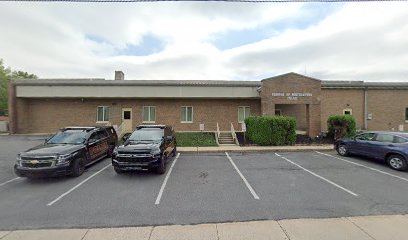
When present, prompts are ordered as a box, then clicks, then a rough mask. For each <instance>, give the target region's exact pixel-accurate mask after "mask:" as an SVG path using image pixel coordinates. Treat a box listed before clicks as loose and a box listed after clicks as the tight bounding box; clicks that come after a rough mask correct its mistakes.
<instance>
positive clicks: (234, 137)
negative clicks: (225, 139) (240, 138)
mask: <svg viewBox="0 0 408 240" xmlns="http://www.w3.org/2000/svg"><path fill="white" fill-rule="evenodd" d="M231 134H232V140H234V141H235V139H236V138H237V135H236V134H235V129H234V124H232V123H231Z"/></svg>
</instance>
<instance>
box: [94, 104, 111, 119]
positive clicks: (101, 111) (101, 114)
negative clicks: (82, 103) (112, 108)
mask: <svg viewBox="0 0 408 240" xmlns="http://www.w3.org/2000/svg"><path fill="white" fill-rule="evenodd" d="M96 112H97V113H96V121H97V122H109V107H108V106H99V107H97V110H96Z"/></svg>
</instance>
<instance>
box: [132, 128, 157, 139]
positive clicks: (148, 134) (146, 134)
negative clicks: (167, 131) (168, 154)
mask: <svg viewBox="0 0 408 240" xmlns="http://www.w3.org/2000/svg"><path fill="white" fill-rule="evenodd" d="M162 138H163V129H142V130H137V131H135V132H134V133H132V135H130V137H129V141H160V140H161V139H162Z"/></svg>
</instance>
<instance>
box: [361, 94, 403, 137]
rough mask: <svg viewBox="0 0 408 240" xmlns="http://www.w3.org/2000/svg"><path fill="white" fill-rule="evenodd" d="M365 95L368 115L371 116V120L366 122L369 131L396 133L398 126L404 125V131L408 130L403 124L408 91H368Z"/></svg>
mask: <svg viewBox="0 0 408 240" xmlns="http://www.w3.org/2000/svg"><path fill="white" fill-rule="evenodd" d="M367 95H368V96H367V98H368V113H371V114H372V119H371V120H367V122H368V129H369V130H393V129H394V130H395V131H398V125H404V130H408V123H407V122H405V108H407V107H408V90H385V89H384V90H372V89H369V90H368V93H367Z"/></svg>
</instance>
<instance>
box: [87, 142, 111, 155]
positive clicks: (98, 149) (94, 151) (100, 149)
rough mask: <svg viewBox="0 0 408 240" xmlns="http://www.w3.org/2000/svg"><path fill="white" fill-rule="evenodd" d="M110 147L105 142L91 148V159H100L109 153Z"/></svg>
mask: <svg viewBox="0 0 408 240" xmlns="http://www.w3.org/2000/svg"><path fill="white" fill-rule="evenodd" d="M108 149H109V145H108V142H107V141H103V142H102V143H100V144H96V145H95V146H92V147H90V148H89V154H90V155H91V159H94V158H96V157H99V156H100V155H102V154H103V153H105V152H106V151H108Z"/></svg>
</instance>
